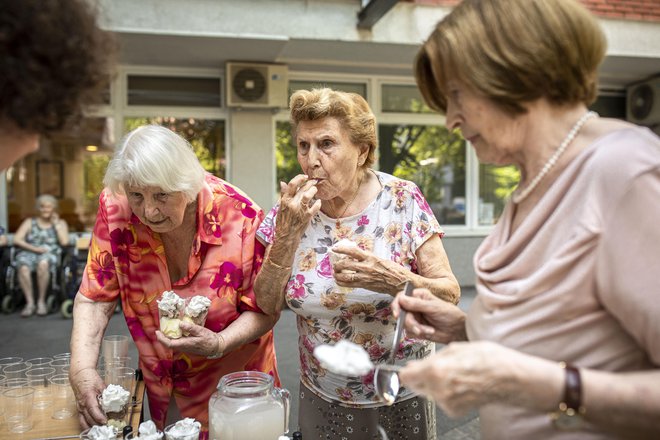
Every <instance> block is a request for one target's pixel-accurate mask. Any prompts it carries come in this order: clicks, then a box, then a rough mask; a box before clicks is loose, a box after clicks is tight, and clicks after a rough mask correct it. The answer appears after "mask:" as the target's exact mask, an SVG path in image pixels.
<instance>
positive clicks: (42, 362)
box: [25, 357, 53, 368]
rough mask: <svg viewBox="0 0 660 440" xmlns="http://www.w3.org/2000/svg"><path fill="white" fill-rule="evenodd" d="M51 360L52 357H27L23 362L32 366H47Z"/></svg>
mask: <svg viewBox="0 0 660 440" xmlns="http://www.w3.org/2000/svg"><path fill="white" fill-rule="evenodd" d="M52 360H53V358H49V357H41V358H33V359H28V360H27V361H25V363H26V364H28V365H30V366H31V367H32V368H38V367H48V366H49V364H50V363H51V362H52Z"/></svg>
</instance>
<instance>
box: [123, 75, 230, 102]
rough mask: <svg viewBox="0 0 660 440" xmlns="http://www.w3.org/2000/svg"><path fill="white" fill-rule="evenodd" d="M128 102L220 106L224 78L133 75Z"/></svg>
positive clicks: (129, 86)
mask: <svg viewBox="0 0 660 440" xmlns="http://www.w3.org/2000/svg"><path fill="white" fill-rule="evenodd" d="M127 102H128V105H165V106H176V107H217V108H220V106H221V105H222V100H221V96H220V78H186V77H174V76H153V75H149V76H147V75H129V76H128V99H127Z"/></svg>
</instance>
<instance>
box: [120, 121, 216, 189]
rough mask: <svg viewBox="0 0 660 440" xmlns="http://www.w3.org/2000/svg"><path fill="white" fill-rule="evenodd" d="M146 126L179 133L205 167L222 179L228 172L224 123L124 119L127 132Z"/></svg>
mask: <svg viewBox="0 0 660 440" xmlns="http://www.w3.org/2000/svg"><path fill="white" fill-rule="evenodd" d="M145 124H156V125H162V126H164V127H167V128H169V129H170V130H172V131H174V132H176V133H178V134H179V135H180V136H181V137H183V138H184V139H186V140H187V141H188V142H190V144H191V145H192V147H193V150H194V151H195V154H196V155H197V158H198V159H199V161H200V162H201V164H202V167H204V169H205V170H206V171H208V172H209V173H211V174H214V175H216V176H218V177H220V178H222V179H224V178H225V174H226V171H227V161H226V155H225V121H222V120H208V119H200V118H174V117H163V116H155V117H135V118H126V119H125V120H124V132H125V133H128V132H129V131H131V130H134V129H135V128H137V127H139V126H141V125H145Z"/></svg>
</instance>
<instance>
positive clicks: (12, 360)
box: [0, 357, 23, 373]
mask: <svg viewBox="0 0 660 440" xmlns="http://www.w3.org/2000/svg"><path fill="white" fill-rule="evenodd" d="M21 362H23V358H20V357H5V358H2V359H0V373H2V372H3V371H4V370H5V367H6V366H7V365H14V364H20V363H21Z"/></svg>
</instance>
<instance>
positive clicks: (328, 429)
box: [298, 383, 436, 440]
mask: <svg viewBox="0 0 660 440" xmlns="http://www.w3.org/2000/svg"><path fill="white" fill-rule="evenodd" d="M298 421H299V424H300V431H301V433H302V438H303V439H305V440H312V439H314V440H316V439H323V440H385V439H387V440H406V439H410V440H435V439H436V426H435V404H434V403H433V402H432V401H430V400H428V399H425V398H423V397H413V398H411V399H408V400H405V401H403V402H398V403H396V404H394V405H392V406H382V407H379V408H349V407H345V406H341V405H338V404H336V403H330V402H327V401H325V400H323V399H321V398H320V397H318V396H317V395H316V394H314V393H313V392H312V391H311V390H310V389H309V388H307V387H306V386H305V385H303V384H302V383H300V410H299V416H298ZM383 434H386V435H387V437H384V435H383Z"/></svg>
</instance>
